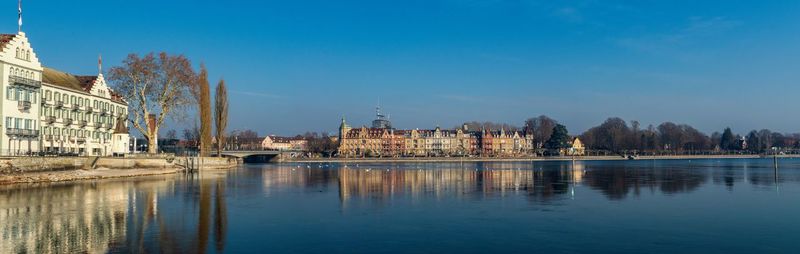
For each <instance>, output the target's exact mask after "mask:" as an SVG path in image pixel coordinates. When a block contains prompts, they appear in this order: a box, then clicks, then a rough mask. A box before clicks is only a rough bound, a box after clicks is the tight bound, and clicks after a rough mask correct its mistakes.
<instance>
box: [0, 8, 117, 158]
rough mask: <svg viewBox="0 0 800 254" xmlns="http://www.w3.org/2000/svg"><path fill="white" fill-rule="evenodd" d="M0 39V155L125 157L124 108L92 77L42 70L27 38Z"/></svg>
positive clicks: (101, 81)
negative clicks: (116, 155)
mask: <svg viewBox="0 0 800 254" xmlns="http://www.w3.org/2000/svg"><path fill="white" fill-rule="evenodd" d="M21 27H22V26H21V15H20V31H19V32H17V33H16V34H0V83H2V90H1V91H2V92H3V103H0V117H1V118H2V119H3V120H2V123H1V124H2V127H1V128H0V155H6V156H7V155H36V154H44V153H49V154H65V153H69V154H78V155H95V156H109V155H113V154H121V153H126V152H127V151H128V142H129V141H128V139H129V134H128V130H127V120H126V119H127V115H128V114H127V113H128V112H127V111H128V105H127V103H126V102H125V101H124V100H123V99H122V97H121V96H119V95H118V94H116V93H114V91H113V90H112V89H111V88H109V87H108V85H107V84H106V81H105V79H104V78H103V74H102V61H98V74H96V75H90V76H77V75H72V74H69V73H66V72H62V71H58V70H55V69H52V68H48V67H44V66H43V65H42V64H41V62H40V61H39V57H38V55H37V54H36V52H35V51H34V49H33V47H32V45H31V43H30V42H29V40H28V37H27V35H26V34H25V33H24V32H22V31H21Z"/></svg>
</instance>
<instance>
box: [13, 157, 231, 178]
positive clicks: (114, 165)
mask: <svg viewBox="0 0 800 254" xmlns="http://www.w3.org/2000/svg"><path fill="white" fill-rule="evenodd" d="M193 159H194V160H197V158H187V157H0V174H10V173H37V172H51V171H67V170H78V169H84V170H91V169H180V170H183V169H186V165H188V164H187V162H188V161H190V160H193ZM200 161H201V163H199V164H194V165H199V166H202V167H201V168H200V169H202V170H205V169H228V168H233V167H236V165H238V161H237V160H236V159H229V158H218V157H204V158H202V159H201V160H200Z"/></svg>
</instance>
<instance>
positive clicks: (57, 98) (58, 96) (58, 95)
mask: <svg viewBox="0 0 800 254" xmlns="http://www.w3.org/2000/svg"><path fill="white" fill-rule="evenodd" d="M55 98H56V101H61V93H59V92H56V96H55Z"/></svg>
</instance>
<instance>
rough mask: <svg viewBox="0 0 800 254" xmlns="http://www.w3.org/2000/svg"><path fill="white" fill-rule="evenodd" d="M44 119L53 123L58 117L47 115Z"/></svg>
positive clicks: (48, 122)
mask: <svg viewBox="0 0 800 254" xmlns="http://www.w3.org/2000/svg"><path fill="white" fill-rule="evenodd" d="M44 121H45V122H46V123H47V124H53V123H55V122H56V117H55V116H47V117H45V118H44Z"/></svg>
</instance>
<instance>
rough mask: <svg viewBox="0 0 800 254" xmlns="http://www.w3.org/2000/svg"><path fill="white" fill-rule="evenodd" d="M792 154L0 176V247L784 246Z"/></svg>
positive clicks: (792, 186)
mask: <svg viewBox="0 0 800 254" xmlns="http://www.w3.org/2000/svg"><path fill="white" fill-rule="evenodd" d="M799 198H800V159H783V160H781V161H780V170H779V171H777V175H776V171H775V170H774V169H773V164H772V160H771V159H753V160H744V159H740V160H691V161H689V160H679V161H605V162H601V161H595V162H574V163H573V162H535V163H530V162H503V163H501V162H492V163H463V164H461V163H419V164H388V163H387V164H363V163H362V164H359V165H356V164H348V165H347V167H345V166H344V165H341V164H324V163H323V164H319V163H312V164H263V165H246V166H242V167H241V168H239V169H237V170H232V171H219V172H204V173H203V174H202V175H201V176H186V175H170V176H158V177H147V178H135V179H134V178H131V179H118V180H103V181H89V182H78V183H59V184H34V185H16V186H0V253H16V252H32V253H48V252H63V253H81V252H90V253H104V252H112V253H116V252H118V253H129V252H176V253H198V252H206V253H217V252H229V253H239V252H249V253H263V252H271V253H397V252H403V253H432V252H433V253H435V252H440V253H455V252H458V253H499V252H510V253H531V252H551V253H586V252H591V253H603V252H605V253H796V252H797V249H798V248H800V241H798V237H799V236H800V217H798V216H800V204H798V201H799V200H800V199H799Z"/></svg>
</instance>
